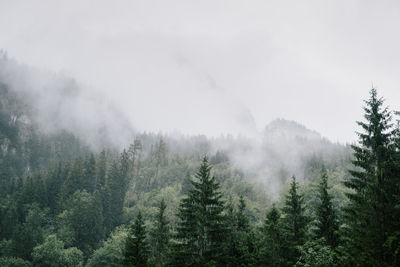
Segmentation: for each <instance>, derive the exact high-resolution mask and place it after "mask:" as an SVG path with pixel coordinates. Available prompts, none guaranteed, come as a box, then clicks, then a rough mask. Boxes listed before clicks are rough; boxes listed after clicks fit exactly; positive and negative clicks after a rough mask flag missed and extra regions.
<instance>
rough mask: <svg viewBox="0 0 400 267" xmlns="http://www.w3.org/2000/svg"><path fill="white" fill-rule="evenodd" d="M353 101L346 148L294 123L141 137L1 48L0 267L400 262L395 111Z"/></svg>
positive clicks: (106, 104) (106, 103) (72, 88)
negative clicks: (356, 115)
mask: <svg viewBox="0 0 400 267" xmlns="http://www.w3.org/2000/svg"><path fill="white" fill-rule="evenodd" d="M363 98H364V99H365V101H364V102H362V100H363ZM353 105H357V106H359V108H360V112H363V114H364V119H363V120H362V121H360V122H354V127H357V135H358V136H357V138H358V141H357V142H356V143H353V144H352V145H350V144H342V143H335V142H331V141H330V140H328V139H327V138H324V137H322V136H321V135H320V134H319V133H318V132H316V131H313V130H310V129H308V128H307V127H305V126H303V125H302V124H300V123H299V122H295V121H290V120H286V119H276V120H273V121H272V122H270V123H268V124H266V126H265V127H264V129H263V130H262V131H258V132H256V133H253V134H251V135H240V134H238V135H229V134H226V135H220V136H206V135H188V134H183V133H182V134H181V133H177V132H174V133H162V132H144V131H140V130H139V129H135V127H132V126H131V124H130V123H129V120H128V119H127V118H125V117H124V115H123V112H121V111H120V110H119V109H118V104H117V103H113V102H112V101H111V100H108V99H107V98H106V97H105V96H102V95H101V94H97V95H96V94H95V93H93V92H92V91H90V90H87V88H85V86H82V85H80V84H79V82H77V81H76V80H74V79H73V78H71V77H68V76H65V75H60V74H56V73H49V72H45V71H43V70H38V69H35V68H33V67H29V66H27V65H24V64H22V63H19V62H17V61H16V60H14V59H12V58H9V57H8V56H7V55H6V54H5V53H1V54H0V266H88V267H89V266H325V267H326V266H399V265H400V124H399V117H398V115H399V114H398V113H397V112H395V111H393V110H392V109H388V108H387V107H386V103H385V100H384V99H383V98H382V96H381V95H380V94H379V92H378V91H377V90H376V89H374V88H372V89H371V90H370V92H369V94H367V93H366V94H365V95H364V96H362V97H360V99H359V102H358V103H353ZM204 109H207V103H204Z"/></svg>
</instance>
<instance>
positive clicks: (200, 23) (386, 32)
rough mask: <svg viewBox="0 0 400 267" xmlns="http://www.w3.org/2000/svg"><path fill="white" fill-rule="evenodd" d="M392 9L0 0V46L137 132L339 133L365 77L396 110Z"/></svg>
mask: <svg viewBox="0 0 400 267" xmlns="http://www.w3.org/2000/svg"><path fill="white" fill-rule="evenodd" d="M399 13H400V4H399V3H398V2H397V1H365V0H358V1H352V0H347V1H307V2H304V1H228V0H227V1H218V0H217V1H215V0H213V1H187V0H183V1H176V0H170V1H112V2H111V1H72V0H68V1H50V0H48V1H11V0H10V1H7V0H2V1H0V32H1V34H0V48H2V49H4V50H6V51H7V52H8V54H9V55H10V56H11V57H13V58H15V59H17V60H18V61H19V62H23V63H26V64H29V65H30V66H34V67H37V68H41V69H42V70H45V71H50V72H56V73H61V74H62V75H66V76H69V77H73V78H75V79H76V80H78V81H79V82H80V83H82V84H84V85H85V88H89V89H87V90H94V91H98V92H99V93H100V94H102V95H105V96H106V98H107V99H109V100H110V101H111V100H112V101H113V102H114V103H117V106H118V107H117V108H118V109H120V110H121V112H122V113H123V114H124V116H125V117H126V118H127V120H128V121H129V123H130V126H131V127H132V128H136V129H139V130H141V131H153V132H158V131H164V132H170V131H175V130H176V131H179V132H183V133H185V134H207V135H211V136H218V135H219V134H221V133H225V134H226V133H233V134H238V133H240V134H244V135H257V134H258V132H260V131H261V130H262V129H263V128H264V127H265V126H266V125H267V123H268V122H269V121H271V120H273V119H275V118H277V117H282V118H287V119H290V120H295V121H298V122H301V123H302V124H304V125H306V126H307V127H308V128H311V129H313V130H316V131H318V132H320V133H321V134H322V136H325V137H328V138H329V139H330V140H332V141H340V142H343V143H344V142H352V141H354V140H355V138H356V136H355V134H354V131H355V130H356V124H355V121H356V120H359V119H361V116H362V109H361V105H362V99H364V98H366V97H368V90H369V89H370V88H371V86H372V84H373V86H375V87H377V88H378V90H379V93H380V94H381V95H384V96H385V98H386V99H387V103H388V104H389V105H390V107H391V108H392V109H399V106H400V90H399V88H400V86H399V85H400V76H399V75H398V70H399V69H400V50H399V49H398V47H400V37H399V34H398V29H399V26H400V14H399ZM88 92H89V91H88ZM87 94H88V93H87ZM81 106H82V107H83V106H85V105H81ZM88 109H90V106H89V107H88ZM72 110H73V109H70V111H71V112H72ZM78 111H79V113H80V114H93V112H92V113H91V112H90V111H87V112H86V111H83V110H81V109H79V110H78ZM94 114H96V113H94ZM94 114H93V115H94ZM90 116H91V115H90ZM90 116H89V117H90Z"/></svg>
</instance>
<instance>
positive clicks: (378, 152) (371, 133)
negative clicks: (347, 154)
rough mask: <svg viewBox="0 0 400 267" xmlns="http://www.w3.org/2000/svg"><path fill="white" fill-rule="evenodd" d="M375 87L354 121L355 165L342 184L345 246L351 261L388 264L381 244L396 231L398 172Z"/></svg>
mask: <svg viewBox="0 0 400 267" xmlns="http://www.w3.org/2000/svg"><path fill="white" fill-rule="evenodd" d="M383 105H384V100H383V99H382V98H379V97H378V95H377V91H376V89H372V90H371V91H370V98H369V100H367V101H365V107H364V118H365V121H362V122H357V123H358V125H359V126H361V128H362V130H363V132H360V133H358V136H359V142H358V145H353V146H352V148H353V150H354V154H353V155H354V160H353V165H354V166H355V167H356V168H355V169H354V170H351V171H350V174H351V178H349V179H348V180H346V181H345V186H347V187H348V188H349V189H351V192H350V193H348V194H347V197H348V198H349V205H348V206H347V207H346V208H345V212H346V213H345V214H346V218H347V224H348V232H347V234H348V235H347V247H348V251H349V252H350V254H351V255H352V256H353V260H354V261H356V262H357V263H358V264H361V265H375V266H378V265H381V266H382V265H385V264H390V255H388V253H387V251H386V250H385V248H384V244H385V242H386V241H387V239H388V236H389V235H390V233H391V232H393V231H394V230H395V228H396V227H395V225H394V224H395V223H396V222H397V221H398V218H395V217H394V214H395V213H396V205H397V204H398V203H396V200H395V199H396V197H395V195H396V192H395V190H398V189H397V188H398V172H396V171H393V167H394V165H395V164H394V163H393V156H394V155H393V154H395V153H393V152H396V150H395V149H394V150H391V149H390V147H391V143H392V139H393V130H392V124H391V112H390V111H389V110H388V108H387V107H384V106H383Z"/></svg>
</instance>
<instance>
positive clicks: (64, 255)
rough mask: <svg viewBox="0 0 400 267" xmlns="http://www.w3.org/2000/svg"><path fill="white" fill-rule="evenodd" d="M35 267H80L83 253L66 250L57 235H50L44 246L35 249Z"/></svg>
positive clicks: (74, 249) (33, 256)
mask: <svg viewBox="0 0 400 267" xmlns="http://www.w3.org/2000/svg"><path fill="white" fill-rule="evenodd" d="M32 258H33V266H38V267H39V266H40V267H61V266H69V267H80V266H82V264H83V255H82V252H81V251H80V250H79V249H77V248H75V247H73V248H68V249H65V248H64V243H63V242H62V241H60V240H58V239H57V237H56V236H55V235H49V236H48V237H47V238H46V240H45V241H44V243H43V244H40V245H38V246H37V247H35V248H34V249H33V253H32Z"/></svg>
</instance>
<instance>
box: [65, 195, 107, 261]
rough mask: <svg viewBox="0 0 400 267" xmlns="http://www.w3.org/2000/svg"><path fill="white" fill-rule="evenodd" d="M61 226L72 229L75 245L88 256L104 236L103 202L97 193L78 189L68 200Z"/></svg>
mask: <svg viewBox="0 0 400 267" xmlns="http://www.w3.org/2000/svg"><path fill="white" fill-rule="evenodd" d="M67 207H68V208H67V210H66V211H65V213H64V215H63V221H62V223H61V225H62V226H61V228H64V229H70V230H71V233H72V234H73V238H72V240H73V243H72V244H73V245H74V246H76V247H78V248H79V249H80V250H82V252H83V253H84V255H85V256H86V257H87V256H88V255H90V253H92V251H93V250H94V249H96V248H97V247H98V245H99V243H100V240H102V238H103V234H104V233H103V227H102V219H103V218H102V210H101V202H100V199H99V197H98V195H97V194H95V195H91V194H89V193H88V192H86V191H85V190H83V191H80V190H78V191H76V192H75V193H74V194H73V195H72V197H71V198H70V199H69V200H68V202H67Z"/></svg>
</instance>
